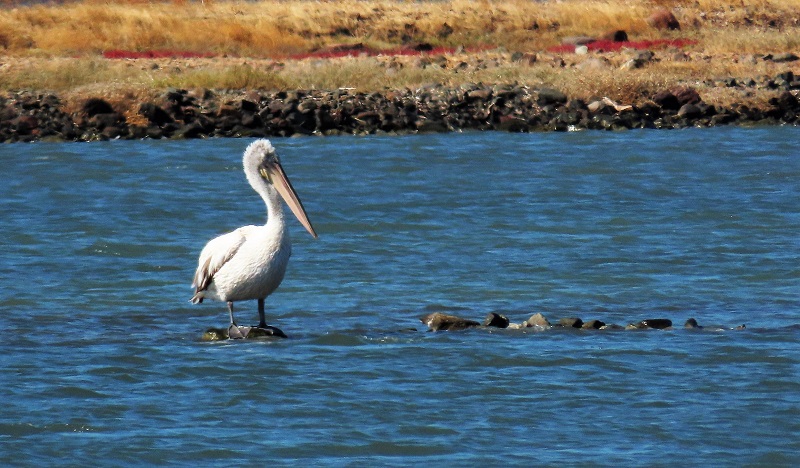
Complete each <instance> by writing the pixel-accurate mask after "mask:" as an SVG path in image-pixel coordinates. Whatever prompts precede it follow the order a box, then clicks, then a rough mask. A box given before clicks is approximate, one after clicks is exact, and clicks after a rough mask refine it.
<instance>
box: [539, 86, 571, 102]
mask: <svg viewBox="0 0 800 468" xmlns="http://www.w3.org/2000/svg"><path fill="white" fill-rule="evenodd" d="M536 102H537V104H539V105H540V106H547V105H551V104H564V103H565V102H567V95H566V94H564V93H562V92H561V91H559V90H557V89H553V88H539V93H538V97H537V98H536Z"/></svg>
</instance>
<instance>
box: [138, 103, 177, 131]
mask: <svg viewBox="0 0 800 468" xmlns="http://www.w3.org/2000/svg"><path fill="white" fill-rule="evenodd" d="M139 115H141V116H142V117H144V118H146V119H147V120H148V122H150V123H151V124H153V125H157V126H159V127H161V126H163V125H166V124H168V123H173V122H174V120H173V119H172V117H170V115H169V114H168V113H167V111H165V110H164V109H162V108H161V107H159V106H157V105H155V104H153V103H152V102H144V103H142V105H141V106H139Z"/></svg>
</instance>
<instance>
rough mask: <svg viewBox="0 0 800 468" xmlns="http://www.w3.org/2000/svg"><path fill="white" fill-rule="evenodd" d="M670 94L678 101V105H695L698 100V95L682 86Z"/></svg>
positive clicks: (692, 89)
mask: <svg viewBox="0 0 800 468" xmlns="http://www.w3.org/2000/svg"><path fill="white" fill-rule="evenodd" d="M672 94H673V95H674V96H675V98H677V99H678V103H679V104H680V105H684V104H697V103H698V102H700V101H701V100H702V99H700V94H698V92H697V91H696V90H695V89H694V88H691V87H689V86H683V87H680V88H676V89H673V90H672Z"/></svg>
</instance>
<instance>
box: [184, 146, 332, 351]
mask: <svg viewBox="0 0 800 468" xmlns="http://www.w3.org/2000/svg"><path fill="white" fill-rule="evenodd" d="M243 165H244V173H245V175H246V176H247V181H248V182H249V183H250V186H251V187H253V190H255V191H256V192H258V194H259V195H261V198H262V199H264V203H266V205H267V223H266V224H265V225H263V226H242V227H240V228H239V229H236V230H235V231H233V232H229V233H227V234H223V235H221V236H219V237H216V238H214V239H212V240H211V241H209V242H208V244H206V246H205V247H204V248H203V251H202V252H200V260H199V262H198V265H197V272H196V273H195V274H194V282H193V284H192V287H194V288H195V293H194V296H193V297H192V299H191V301H192V303H194V304H199V303H201V302H203V299H205V298H209V299H214V300H218V301H225V302H227V303H228V313H229V314H230V319H231V324H230V326H229V327H228V336H229V337H230V338H244V337H245V336H246V335H247V332H248V331H249V329H246V330H243V329H240V328H239V327H238V326H237V325H236V321H235V320H234V319H233V303H234V302H237V301H248V300H253V299H257V300H258V318H259V324H258V327H259V328H264V329H268V330H272V331H273V332H274V333H275V334H277V335H279V336H285V335H283V332H281V331H280V330H278V329H276V328H274V327H268V326H267V322H266V320H265V317H264V300H265V299H266V298H267V296H269V295H270V294H271V293H272V292H273V291H275V289H276V288H277V287H278V285H280V284H281V281H282V280H283V275H284V273H285V272H286V265H287V264H288V263H289V256H290V255H291V253H292V243H291V241H290V240H289V229H288V227H287V225H286V222H285V220H284V215H283V207H282V206H281V200H280V198H279V197H278V195H280V196H281V197H283V199H284V200H285V201H286V204H287V205H289V208H290V209H291V210H292V213H294V215H295V216H296V217H297V219H298V220H300V223H301V224H302V225H303V226H304V227H305V228H306V230H307V231H308V232H309V233H310V234H311V235H312V236H314V238H316V237H317V233H316V232H315V231H314V228H313V227H312V226H311V222H310V221H309V220H308V216H307V215H306V212H305V209H303V204H302V203H301V202H300V199H299V198H298V197H297V194H296V193H295V191H294V188H292V184H291V183H290V182H289V179H288V178H287V177H286V173H285V172H284V171H283V167H281V163H280V160H279V159H278V155H277V154H275V148H273V147H272V144H271V143H270V142H269V140H256V141H254V142H253V143H251V144H250V145H249V146H248V147H247V149H246V150H245V152H244V158H243ZM243 328H244V327H243Z"/></svg>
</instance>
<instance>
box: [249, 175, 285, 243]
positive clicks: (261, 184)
mask: <svg viewBox="0 0 800 468" xmlns="http://www.w3.org/2000/svg"><path fill="white" fill-rule="evenodd" d="M247 179H248V180H249V182H250V185H251V186H252V187H253V190H255V191H256V192H257V193H258V194H259V195H261V199H262V200H264V204H265V205H267V223H266V225H267V226H275V227H277V228H278V229H279V230H283V229H284V227H285V226H286V223H285V219H284V215H283V204H282V203H281V196H280V195H279V194H278V191H277V190H275V189H274V188H273V187H272V186H271V185H269V183H267V182H266V181H265V180H264V179H262V178H261V177H258V176H256V177H249V174H248V178H247Z"/></svg>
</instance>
